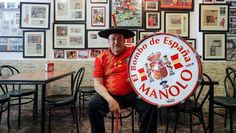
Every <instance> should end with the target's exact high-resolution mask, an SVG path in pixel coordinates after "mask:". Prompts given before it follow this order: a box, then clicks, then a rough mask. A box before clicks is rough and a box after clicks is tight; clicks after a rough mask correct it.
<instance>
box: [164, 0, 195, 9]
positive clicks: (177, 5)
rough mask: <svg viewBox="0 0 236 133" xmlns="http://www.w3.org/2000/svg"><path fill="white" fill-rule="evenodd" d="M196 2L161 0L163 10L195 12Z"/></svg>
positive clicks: (190, 0) (191, 0)
mask: <svg viewBox="0 0 236 133" xmlns="http://www.w3.org/2000/svg"><path fill="white" fill-rule="evenodd" d="M193 7H194V0H179V1H177V0H160V9H161V10H181V11H182V10H185V11H193Z"/></svg>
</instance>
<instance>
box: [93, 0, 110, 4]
mask: <svg viewBox="0 0 236 133" xmlns="http://www.w3.org/2000/svg"><path fill="white" fill-rule="evenodd" d="M90 2H91V3H97V4H99V3H101V4H102V3H103V4H106V3H107V0H90Z"/></svg>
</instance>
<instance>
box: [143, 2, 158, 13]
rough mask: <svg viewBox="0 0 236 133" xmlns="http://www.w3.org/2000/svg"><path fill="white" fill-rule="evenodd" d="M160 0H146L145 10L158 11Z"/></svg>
mask: <svg viewBox="0 0 236 133" xmlns="http://www.w3.org/2000/svg"><path fill="white" fill-rule="evenodd" d="M158 7H159V2H158V1H151V0H150V1H148V0H145V1H144V10H145V11H158Z"/></svg>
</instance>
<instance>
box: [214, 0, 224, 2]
mask: <svg viewBox="0 0 236 133" xmlns="http://www.w3.org/2000/svg"><path fill="white" fill-rule="evenodd" d="M215 3H226V0H215Z"/></svg>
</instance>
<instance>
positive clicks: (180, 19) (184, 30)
mask: <svg viewBox="0 0 236 133" xmlns="http://www.w3.org/2000/svg"><path fill="white" fill-rule="evenodd" d="M164 18H165V19H164V20H165V23H164V24H165V25H164V27H165V28H164V32H166V33H171V34H174V35H178V36H180V37H186V38H188V37H189V31H190V29H189V21H190V19H189V12H165V17H164Z"/></svg>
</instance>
